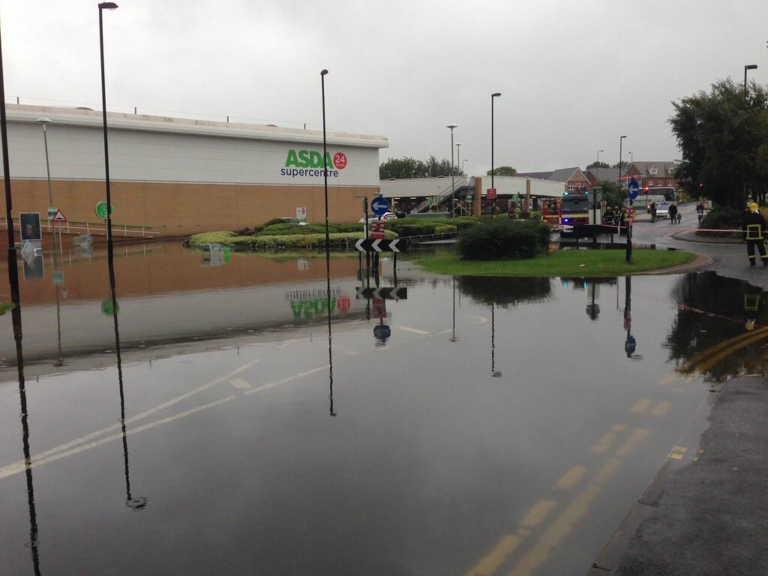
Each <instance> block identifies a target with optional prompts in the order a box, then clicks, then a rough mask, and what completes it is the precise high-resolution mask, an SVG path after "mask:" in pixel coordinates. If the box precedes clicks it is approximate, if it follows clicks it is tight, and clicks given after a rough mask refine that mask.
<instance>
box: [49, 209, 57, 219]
mask: <svg viewBox="0 0 768 576" xmlns="http://www.w3.org/2000/svg"><path fill="white" fill-rule="evenodd" d="M56 212H58V210H57V209H56V206H48V220H53V217H54V216H56Z"/></svg>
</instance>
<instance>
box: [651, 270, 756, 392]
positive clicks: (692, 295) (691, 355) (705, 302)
mask: <svg viewBox="0 0 768 576" xmlns="http://www.w3.org/2000/svg"><path fill="white" fill-rule="evenodd" d="M673 296H674V297H675V298H676V300H677V313H676V315H675V317H674V320H673V322H672V329H671V331H670V333H669V336H668V337H667V340H666V347H667V348H668V350H669V355H670V359H671V360H675V361H676V362H677V364H678V370H679V371H680V372H681V373H684V374H691V373H694V372H698V373H700V374H703V375H704V376H705V379H706V380H707V381H710V382H723V381H724V380H726V379H727V378H729V377H733V376H737V375H739V374H743V373H750V374H753V373H754V374H761V375H765V374H768V361H767V358H768V357H766V354H765V352H766V350H767V343H768V341H767V340H766V339H767V338H768V309H767V308H766V306H765V302H766V293H765V292H764V291H763V290H761V289H760V288H758V287H755V286H752V285H750V284H749V283H747V282H744V281H741V280H734V279H731V278H723V277H721V276H718V275H716V274H715V273H713V272H701V273H698V274H689V275H687V276H682V277H681V278H680V280H679V281H678V283H677V285H676V287H675V289H674V291H673Z"/></svg>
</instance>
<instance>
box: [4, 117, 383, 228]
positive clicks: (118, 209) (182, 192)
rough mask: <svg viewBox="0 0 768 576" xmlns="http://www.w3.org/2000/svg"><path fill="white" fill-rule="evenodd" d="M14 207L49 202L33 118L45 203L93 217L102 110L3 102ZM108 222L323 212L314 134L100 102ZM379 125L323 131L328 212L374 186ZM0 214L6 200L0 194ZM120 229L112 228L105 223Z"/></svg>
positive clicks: (196, 221)
mask: <svg viewBox="0 0 768 576" xmlns="http://www.w3.org/2000/svg"><path fill="white" fill-rule="evenodd" d="M7 117H8V132H9V152H10V172H11V178H12V183H13V216H14V219H15V218H17V217H18V214H19V212H40V213H41V216H42V218H43V219H45V215H46V213H47V209H48V207H49V205H50V203H49V198H48V184H47V172H46V157H45V146H44V140H43V126H42V125H41V123H39V122H38V120H39V119H41V118H48V119H50V123H49V124H48V125H47V137H48V154H49V160H50V172H51V179H52V195H53V204H54V205H55V206H56V207H57V208H59V209H61V210H62V212H63V213H64V215H65V216H66V218H67V219H68V220H69V222H70V223H75V222H76V223H81V224H82V223H90V224H91V225H92V226H96V225H101V224H102V221H101V220H100V219H99V218H98V217H97V216H96V214H95V206H96V204H97V203H98V202H100V201H103V200H104V199H105V182H104V180H105V167H104V139H103V123H102V113H101V112H100V111H93V110H89V109H68V108H54V107H42V106H24V105H8V106H7ZM108 126H109V159H110V181H111V182H112V206H113V208H114V214H113V216H112V221H113V226H116V227H117V230H119V229H120V227H121V226H128V227H131V226H149V227H152V229H153V230H155V231H156V232H157V233H158V234H159V235H160V236H163V237H169V236H183V235H188V234H191V233H195V232H202V231H210V230H236V229H241V228H245V227H253V226H256V225H258V224H261V223H263V222H266V221H267V220H270V219H272V218H281V217H295V216H296V214H297V212H300V211H301V209H302V208H303V209H304V210H305V213H306V215H307V220H308V221H309V222H321V221H322V222H324V221H325V195H324V176H325V175H324V170H323V133H322V132H320V131H313V130H300V129H289V128H279V127H277V126H271V125H270V126H257V125H251V124H235V123H232V124H230V123H225V122H210V121H200V120H189V119H183V118H166V117H158V116H145V115H140V114H120V113H109V115H108ZM387 146H388V142H387V139H386V138H384V137H381V136H366V135H359V134H348V133H339V132H329V133H328V134H327V149H328V159H327V160H328V166H330V168H329V170H328V197H329V214H330V217H329V219H330V220H331V221H332V222H350V221H357V220H358V219H359V218H360V213H361V202H362V199H361V198H362V197H363V196H366V197H368V199H369V200H370V199H371V198H373V197H374V196H376V195H377V194H378V193H379V150H380V149H381V148H386V147H387ZM2 206H3V208H2V210H3V212H2V213H3V214H5V201H4V199H3V200H2ZM116 235H119V231H117V232H116Z"/></svg>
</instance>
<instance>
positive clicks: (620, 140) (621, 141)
mask: <svg viewBox="0 0 768 576" xmlns="http://www.w3.org/2000/svg"><path fill="white" fill-rule="evenodd" d="M624 138H626V136H622V137H621V138H619V190H621V146H622V144H623V143H624ZM630 204H631V203H630Z"/></svg>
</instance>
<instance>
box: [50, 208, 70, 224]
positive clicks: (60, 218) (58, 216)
mask: <svg viewBox="0 0 768 576" xmlns="http://www.w3.org/2000/svg"><path fill="white" fill-rule="evenodd" d="M53 221H54V222H66V221H67V217H66V216H64V213H63V212H62V211H61V210H56V214H55V215H54V217H53Z"/></svg>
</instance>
